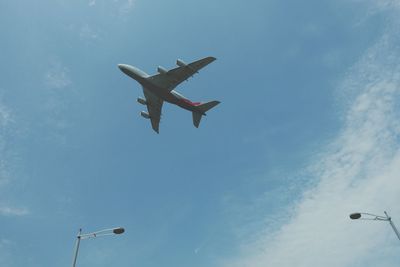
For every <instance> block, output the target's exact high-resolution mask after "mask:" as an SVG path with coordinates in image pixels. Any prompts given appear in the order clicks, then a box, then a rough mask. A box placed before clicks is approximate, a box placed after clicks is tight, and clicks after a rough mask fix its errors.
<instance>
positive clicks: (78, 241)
mask: <svg viewBox="0 0 400 267" xmlns="http://www.w3.org/2000/svg"><path fill="white" fill-rule="evenodd" d="M81 233H82V229H79V233H78V236H77V237H76V243H75V252H74V259H73V260H72V267H75V265H76V259H77V258H78V250H79V244H80V243H81Z"/></svg>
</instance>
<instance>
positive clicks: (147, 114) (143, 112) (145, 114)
mask: <svg viewBox="0 0 400 267" xmlns="http://www.w3.org/2000/svg"><path fill="white" fill-rule="evenodd" d="M140 115H141V116H142V117H143V118H145V119H150V115H149V113H147V112H145V111H142V112H140Z"/></svg>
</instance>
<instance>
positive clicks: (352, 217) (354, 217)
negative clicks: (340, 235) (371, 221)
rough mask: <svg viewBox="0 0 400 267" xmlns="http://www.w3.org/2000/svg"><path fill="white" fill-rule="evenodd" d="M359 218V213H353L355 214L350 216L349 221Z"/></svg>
mask: <svg viewBox="0 0 400 267" xmlns="http://www.w3.org/2000/svg"><path fill="white" fill-rule="evenodd" d="M360 218H361V213H359V212H355V213H352V214H350V219H352V220H357V219H360Z"/></svg>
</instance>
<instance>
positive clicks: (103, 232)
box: [72, 227, 125, 267]
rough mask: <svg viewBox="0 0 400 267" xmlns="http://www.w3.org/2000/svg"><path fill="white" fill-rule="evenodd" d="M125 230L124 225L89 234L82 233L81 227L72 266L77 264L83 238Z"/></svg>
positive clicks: (118, 232) (120, 232) (117, 233)
mask: <svg viewBox="0 0 400 267" xmlns="http://www.w3.org/2000/svg"><path fill="white" fill-rule="evenodd" d="M123 232H125V229H124V228H122V227H118V228H111V229H104V230H100V231H97V232H93V233H89V234H82V229H79V232H78V235H77V236H76V243H75V251H74V258H73V260H72V267H75V265H76V259H77V258H78V251H79V245H80V243H81V240H82V239H89V238H96V237H100V236H106V235H120V234H122V233H123Z"/></svg>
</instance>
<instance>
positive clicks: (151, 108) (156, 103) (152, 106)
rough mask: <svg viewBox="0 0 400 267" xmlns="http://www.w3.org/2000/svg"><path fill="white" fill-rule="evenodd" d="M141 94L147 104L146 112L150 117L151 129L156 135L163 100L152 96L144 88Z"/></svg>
mask: <svg viewBox="0 0 400 267" xmlns="http://www.w3.org/2000/svg"><path fill="white" fill-rule="evenodd" d="M143 94H144V97H145V98H146V102H147V111H148V112H149V115H150V121H151V127H152V128H153V130H154V131H156V132H157V133H158V126H159V124H160V120H161V109H162V105H163V100H162V99H161V98H159V97H157V96H156V95H154V94H153V93H152V92H150V91H149V90H147V89H146V88H143Z"/></svg>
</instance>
